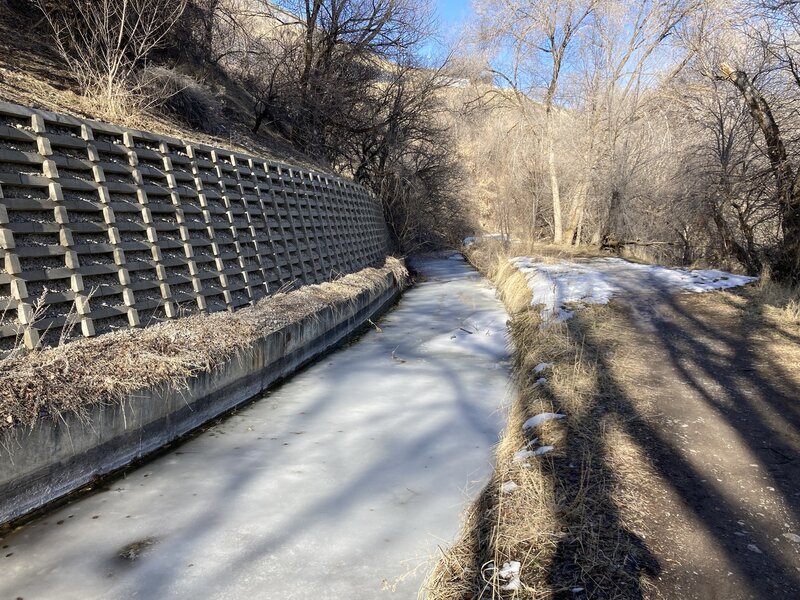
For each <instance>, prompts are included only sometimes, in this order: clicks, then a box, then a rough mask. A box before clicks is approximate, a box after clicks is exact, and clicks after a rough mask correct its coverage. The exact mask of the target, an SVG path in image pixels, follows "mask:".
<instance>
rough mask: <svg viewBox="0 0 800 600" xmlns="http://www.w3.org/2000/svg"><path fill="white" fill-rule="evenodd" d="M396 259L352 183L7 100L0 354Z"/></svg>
mask: <svg viewBox="0 0 800 600" xmlns="http://www.w3.org/2000/svg"><path fill="white" fill-rule="evenodd" d="M387 246H388V235H387V230H386V224H385V222H384V220H383V215H382V212H381V208H380V205H379V203H378V202H377V200H376V199H375V198H374V196H373V195H372V194H371V193H369V192H368V191H367V190H365V189H364V188H362V187H361V186H358V185H356V184H354V183H352V182H350V181H347V180H344V179H341V178H339V177H334V176H331V175H325V174H321V173H315V172H310V171H307V170H303V169H297V168H294V167H291V166H289V165H284V164H280V163H274V162H270V161H265V160H263V159H259V158H256V157H252V156H245V155H241V154H237V153H232V152H229V151H226V150H221V149H218V148H212V147H208V146H204V145H200V144H190V143H187V142H184V141H182V140H178V139H174V138H167V137H163V136H157V135H154V134H150V133H145V132H141V131H134V130H130V129H126V128H122V127H116V126H114V125H109V124H106V123H99V122H96V121H89V120H83V119H77V118H74V117H68V116H64V115H58V114H53V113H48V112H44V111H36V110H31V109H27V108H24V107H21V106H16V105H13V104H8V103H4V102H0V258H2V264H0V351H3V350H5V351H7V350H9V349H11V348H13V347H14V346H15V345H19V344H24V345H25V346H27V347H29V348H33V347H36V346H37V345H40V344H45V345H53V344H57V343H59V341H61V340H64V339H68V338H70V337H75V336H92V335H96V334H99V333H103V332H107V331H112V330H114V329H118V328H121V327H137V326H146V325H148V324H151V323H156V322H159V321H161V320H164V319H172V318H176V317H179V316H181V315H186V314H191V313H193V312H197V311H204V312H213V311H219V310H235V309H237V308H240V307H242V306H248V305H250V304H252V303H253V302H256V301H257V300H259V299H260V298H263V297H265V296H267V295H268V294H271V293H274V292H275V291H277V290H279V289H281V288H284V287H288V286H292V285H303V284H311V283H320V282H322V281H327V280H331V279H334V278H335V277H337V276H338V275H340V274H345V273H351V272H353V271H357V270H359V269H362V268H364V267H366V266H368V265H370V264H375V263H377V262H379V261H382V260H383V257H384V256H385V254H386V252H387Z"/></svg>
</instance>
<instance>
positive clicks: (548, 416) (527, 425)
mask: <svg viewBox="0 0 800 600" xmlns="http://www.w3.org/2000/svg"><path fill="white" fill-rule="evenodd" d="M566 416H567V415H562V414H559V413H552V412H544V413H540V414H538V415H536V416H533V417H531V418H530V419H528V420H527V421H525V422H524V423H523V424H522V428H523V429H532V428H534V427H538V426H539V425H541V424H542V423H544V422H545V421H552V420H553V419H563V418H564V417H566Z"/></svg>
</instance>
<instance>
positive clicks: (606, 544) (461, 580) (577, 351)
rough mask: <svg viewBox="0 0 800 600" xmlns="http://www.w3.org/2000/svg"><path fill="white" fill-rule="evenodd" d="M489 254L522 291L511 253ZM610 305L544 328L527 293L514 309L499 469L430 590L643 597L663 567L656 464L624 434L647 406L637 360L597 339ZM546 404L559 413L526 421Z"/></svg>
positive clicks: (434, 594)
mask: <svg viewBox="0 0 800 600" xmlns="http://www.w3.org/2000/svg"><path fill="white" fill-rule="evenodd" d="M483 252H486V251H485V250H484V251H483ZM470 258H471V259H472V260H473V262H475V263H476V264H478V265H479V266H482V265H483V264H485V263H483V262H482V261H486V260H487V258H486V254H480V253H479V254H478V255H477V256H476V255H474V254H473V255H472V256H471V257H470ZM492 260H495V261H497V262H495V265H494V268H493V269H491V270H490V272H491V273H492V274H493V275H494V276H495V281H496V283H497V285H498V287H499V288H500V293H501V294H502V295H503V297H504V298H519V297H520V296H521V294H520V292H519V290H517V289H514V288H516V287H518V286H519V281H518V279H516V278H515V277H514V276H513V275H510V274H509V273H508V272H507V271H506V268H505V266H504V265H505V264H507V263H508V259H507V256H504V255H503V254H502V252H494V253H493V254H492ZM501 263H502V264H501ZM498 274H501V275H500V276H498ZM509 288H510V289H509ZM607 310H608V307H600V306H595V307H590V308H588V309H586V310H585V311H581V313H580V314H579V315H576V316H575V317H574V318H573V319H572V320H570V321H568V322H566V323H557V324H554V325H551V326H549V327H545V328H542V327H541V326H540V325H541V321H540V318H539V315H538V312H537V311H536V310H535V309H532V308H530V300H528V308H526V309H521V310H518V311H516V312H514V311H513V310H512V314H513V319H512V321H511V335H512V338H513V341H514V345H515V347H516V353H515V361H514V378H515V383H516V387H517V390H518V391H517V395H516V398H515V401H514V404H513V406H512V409H511V411H510V416H509V420H508V425H507V428H506V430H505V431H504V432H503V436H502V440H501V442H500V444H499V445H498V447H497V451H496V465H495V471H494V474H493V476H492V479H491V481H490V482H489V484H488V485H487V486H486V488H485V489H484V490H483V491H482V492H481V494H480V495H479V497H478V499H477V500H476V501H475V503H474V504H473V505H472V506H471V507H470V508H469V509H468V510H467V512H466V514H465V516H464V529H463V530H462V534H461V536H460V538H459V539H458V540H457V541H456V543H455V544H454V545H453V546H452V547H450V548H448V549H447V550H444V551H443V553H442V557H441V559H440V560H439V561H438V563H437V565H436V566H435V567H434V569H433V571H432V572H431V574H430V575H429V577H428V580H427V582H426V585H425V592H426V593H427V597H428V598H431V599H432V600H453V599H456V598H458V599H466V598H470V599H475V600H477V599H484V598H486V599H488V598H492V599H495V598H525V599H541V598H640V597H641V596H642V593H643V588H645V587H646V586H648V585H649V583H648V581H647V579H646V578H644V577H642V574H647V575H650V576H652V575H654V574H655V573H656V572H657V563H656V562H655V560H654V558H653V557H652V556H650V555H649V552H648V550H647V548H646V546H645V544H644V543H643V541H642V540H643V539H644V536H645V534H643V522H644V515H645V514H646V512H647V510H648V507H646V506H643V505H642V501H641V500H640V498H639V495H638V494H637V493H636V490H637V488H638V489H641V486H642V485H644V484H645V482H646V477H647V474H648V473H650V472H651V468H650V466H649V463H648V458H647V456H646V453H644V452H642V451H641V449H640V448H639V447H638V445H637V443H636V442H635V441H634V440H632V439H630V437H629V436H628V434H627V433H626V432H627V431H630V428H631V424H630V421H635V420H637V419H640V418H642V415H643V414H646V412H647V410H648V408H647V407H646V406H637V407H636V410H632V409H631V407H630V406H629V405H628V404H627V403H626V401H624V400H622V398H623V397H624V396H623V394H622V393H621V391H620V390H618V389H617V385H618V382H619V376H620V372H624V365H625V364H626V362H627V361H629V360H630V359H629V357H627V356H625V352H626V351H627V350H625V349H624V348H622V347H620V346H612V347H610V348H609V347H608V345H601V343H600V340H602V339H603V336H604V334H603V328H604V327H606V326H607V325H606V322H607V319H606V316H607V313H606V311H607ZM626 347H627V346H626ZM632 347H635V346H632ZM612 370H613V371H614V373H613V374H612V373H611V371H612ZM543 413H554V414H556V415H559V417H555V418H551V419H549V420H543V421H542V422H541V423H539V424H536V425H534V426H529V427H528V428H525V427H524V425H525V424H526V421H528V420H529V419H530V418H531V417H533V416H536V415H542V414H543ZM561 415H563V416H561ZM550 448H552V449H550ZM515 562H516V563H519V577H518V578H517V579H515V578H514V576H513V575H512V576H509V573H510V572H511V571H512V570H513V568H512V567H513V566H514V563H515Z"/></svg>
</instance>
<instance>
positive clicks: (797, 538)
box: [783, 533, 800, 544]
mask: <svg viewBox="0 0 800 600" xmlns="http://www.w3.org/2000/svg"><path fill="white" fill-rule="evenodd" d="M783 537H785V538H786V539H787V540H789V541H790V542H794V543H795V544H797V543H800V535H797V534H796V533H784V534H783Z"/></svg>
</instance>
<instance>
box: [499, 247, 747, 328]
mask: <svg viewBox="0 0 800 600" xmlns="http://www.w3.org/2000/svg"><path fill="white" fill-rule="evenodd" d="M509 260H510V262H511V264H513V265H514V266H515V267H516V268H517V269H519V271H520V272H521V273H522V274H523V275H525V277H526V278H527V280H528V287H529V288H530V289H531V292H532V300H531V305H533V306H537V305H542V309H541V316H542V319H543V320H544V321H552V322H558V321H565V320H567V319H569V318H570V317H571V316H572V315H573V312H572V311H570V310H568V307H567V305H568V304H573V303H574V304H578V305H588V304H606V303H608V302H609V300H611V298H612V297H614V296H617V295H622V294H633V295H641V294H649V293H653V292H669V293H672V292H698V293H699V292H708V291H711V290H720V289H726V288H731V287H737V286H742V285H746V284H748V283H752V282H754V281H756V279H757V278H756V277H745V276H744V275H733V274H731V273H726V272H725V271H718V270H716V269H703V270H694V271H691V270H688V269H670V268H667V267H661V266H658V265H641V264H637V263H632V262H628V261H627V260H623V259H621V258H592V259H584V260H579V261H560V262H557V263H554V264H545V263H541V262H537V261H536V260H535V259H533V258H530V257H527V256H518V257H516V258H512V259H509Z"/></svg>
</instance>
